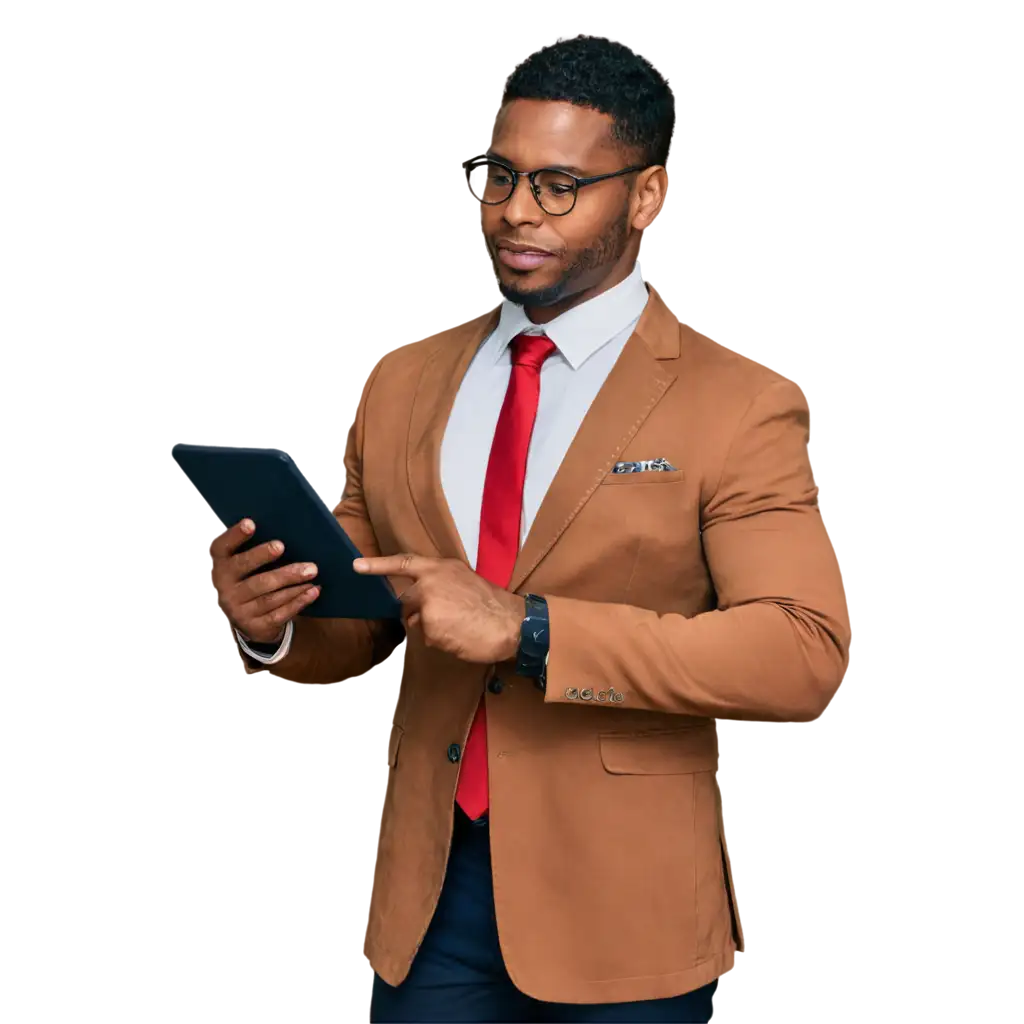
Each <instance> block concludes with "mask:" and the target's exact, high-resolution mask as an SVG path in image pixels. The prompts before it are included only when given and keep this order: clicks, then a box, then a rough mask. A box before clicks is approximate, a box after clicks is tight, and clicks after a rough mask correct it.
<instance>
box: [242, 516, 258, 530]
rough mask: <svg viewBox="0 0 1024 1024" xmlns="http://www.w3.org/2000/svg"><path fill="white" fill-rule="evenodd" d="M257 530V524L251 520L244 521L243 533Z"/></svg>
mask: <svg viewBox="0 0 1024 1024" xmlns="http://www.w3.org/2000/svg"><path fill="white" fill-rule="evenodd" d="M255 529H256V524H255V523H254V522H253V521H252V520H251V519H243V520H242V533H252V531H253V530H255Z"/></svg>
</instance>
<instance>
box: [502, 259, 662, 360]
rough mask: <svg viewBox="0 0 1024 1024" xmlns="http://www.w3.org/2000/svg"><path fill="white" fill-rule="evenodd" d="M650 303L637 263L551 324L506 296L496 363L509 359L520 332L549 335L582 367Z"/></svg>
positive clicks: (631, 322) (560, 350) (562, 351)
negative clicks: (530, 314) (622, 277)
mask: <svg viewBox="0 0 1024 1024" xmlns="http://www.w3.org/2000/svg"><path fill="white" fill-rule="evenodd" d="M646 305H647V286H646V285H645V284H644V279H643V277H642V275H641V273H640V264H639V263H636V264H634V266H633V270H632V272H631V273H630V275H629V277H627V278H626V279H625V280H624V281H620V282H619V283H618V284H617V285H615V287H614V288H609V289H608V291H606V292H602V293H601V294H600V295H595V296H594V298H592V299H588V300H587V301H586V302H582V303H580V305H578V306H573V308H572V309H567V310H566V311H565V312H564V313H562V314H560V315H559V316H556V317H555V319H554V320H552V321H551V322H550V323H547V324H534V323H532V322H531V321H530V318H529V317H528V316H527V315H526V311H525V310H524V309H523V307H522V306H520V305H517V304H516V303H514V302H509V301H508V299H506V300H505V301H504V302H503V303H502V304H501V316H500V318H499V320H498V326H497V327H496V328H495V329H494V333H493V334H492V335H491V337H490V338H489V339H488V342H487V344H488V345H489V346H490V347H491V350H492V353H493V358H494V362H495V363H498V362H500V361H501V360H502V359H503V358H505V351H506V349H507V348H508V346H509V344H510V342H511V341H512V339H513V338H514V337H515V336H516V335H517V334H522V333H523V332H524V331H528V332H529V333H531V334H546V335H547V336H548V337H549V338H550V339H551V340H552V341H553V342H554V343H555V345H556V346H557V347H558V351H559V352H560V353H561V354H562V357H563V358H564V359H565V361H566V362H567V363H568V364H569V365H570V366H571V367H572V368H573V369H574V370H578V369H579V368H580V367H581V366H582V365H583V363H585V362H586V361H587V359H589V358H590V357H591V356H592V355H593V354H594V353H595V352H596V351H597V350H598V349H599V348H601V347H603V346H604V345H607V344H608V342H609V341H611V340H612V338H614V337H615V336H616V335H617V334H619V333H620V332H621V331H623V330H625V329H626V328H627V327H629V326H630V324H633V323H635V322H636V321H637V320H638V319H639V318H640V314H641V313H642V312H643V311H644V306H646Z"/></svg>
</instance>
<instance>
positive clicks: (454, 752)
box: [448, 743, 462, 764]
mask: <svg viewBox="0 0 1024 1024" xmlns="http://www.w3.org/2000/svg"><path fill="white" fill-rule="evenodd" d="M460 757H462V751H461V750H460V749H459V745H458V743H452V744H451V745H450V746H449V747H448V760H449V761H451V762H452V764H455V762H456V761H458V759H459V758H460Z"/></svg>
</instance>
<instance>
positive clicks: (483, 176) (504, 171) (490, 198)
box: [469, 163, 576, 214]
mask: <svg viewBox="0 0 1024 1024" xmlns="http://www.w3.org/2000/svg"><path fill="white" fill-rule="evenodd" d="M521 177H524V178H525V177H526V175H521ZM524 184H526V185H528V184H529V182H528V181H526V182H524ZM469 188H470V191H471V192H472V193H473V195H475V196H476V198H477V199H479V200H480V202H481V203H490V204H495V203H503V202H504V201H505V200H506V199H508V197H509V196H510V195H511V194H512V175H511V174H510V173H509V170H508V168H507V167H502V166H501V165H500V164H489V163H484V164H476V165H475V166H474V167H473V168H472V169H471V170H470V172H469ZM575 192H576V186H575V182H574V181H573V179H572V178H571V177H570V176H569V175H567V174H561V173H560V172H558V171H541V172H540V173H539V174H537V175H536V176H535V177H534V195H535V196H536V197H537V201H538V202H539V203H540V205H541V208H542V209H543V210H544V211H545V212H547V213H553V214H560V213H567V212H568V211H569V210H571V209H572V205H573V203H574V202H575Z"/></svg>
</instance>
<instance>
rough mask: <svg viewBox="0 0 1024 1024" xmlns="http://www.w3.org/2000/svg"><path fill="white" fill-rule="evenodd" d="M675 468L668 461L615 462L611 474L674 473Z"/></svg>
mask: <svg viewBox="0 0 1024 1024" xmlns="http://www.w3.org/2000/svg"><path fill="white" fill-rule="evenodd" d="M675 468H676V467H675V466H673V465H672V463H671V462H669V461H668V459H642V460H641V461H640V462H616V463H615V465H614V466H612V472H613V473H647V472H662V473H669V472H674V471H675Z"/></svg>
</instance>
